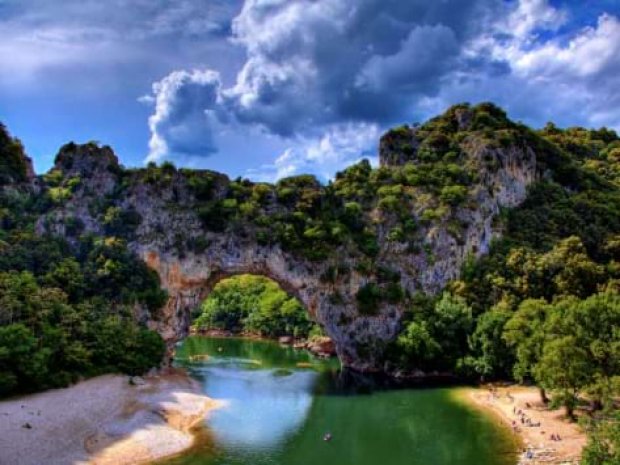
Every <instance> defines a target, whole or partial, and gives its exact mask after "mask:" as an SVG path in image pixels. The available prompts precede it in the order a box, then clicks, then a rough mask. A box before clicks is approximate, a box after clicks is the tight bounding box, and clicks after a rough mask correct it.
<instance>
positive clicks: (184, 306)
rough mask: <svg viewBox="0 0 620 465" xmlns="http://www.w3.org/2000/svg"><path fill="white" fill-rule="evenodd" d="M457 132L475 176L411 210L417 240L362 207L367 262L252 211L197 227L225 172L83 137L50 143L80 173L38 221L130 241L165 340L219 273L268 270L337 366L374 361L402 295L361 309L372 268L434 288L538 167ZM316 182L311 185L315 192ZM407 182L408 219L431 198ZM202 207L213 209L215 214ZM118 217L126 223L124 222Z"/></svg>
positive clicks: (407, 131)
mask: <svg viewBox="0 0 620 465" xmlns="http://www.w3.org/2000/svg"><path fill="white" fill-rule="evenodd" d="M471 120H472V115H471V114H468V113H466V112H465V113H459V114H458V115H456V123H455V124H458V126H459V129H458V130H460V128H461V126H462V127H463V128H466V127H467V126H468V125H469V124H470V123H471ZM417 131H418V129H417V128H407V127H402V128H399V129H398V130H397V131H396V132H394V131H392V132H391V133H390V134H388V135H386V136H384V137H383V139H382V141H381V149H380V158H381V164H382V166H383V167H384V168H385V169H389V168H395V169H398V167H401V166H402V165H403V164H405V163H411V164H415V163H417V157H418V149H419V147H420V141H419V140H418V138H417V136H416V133H417ZM462 139H463V140H462V141H461V142H460V150H461V151H462V153H463V155H462V156H463V157H464V158H463V160H465V162H466V163H468V164H469V166H471V167H473V168H472V169H473V170H474V171H475V172H476V175H477V179H476V182H475V183H473V184H472V185H471V187H470V188H469V191H468V194H467V200H466V202H465V203H464V204H461V205H459V206H455V207H454V208H451V209H450V210H449V211H448V212H447V213H445V214H444V216H443V217H440V218H436V219H433V220H428V221H418V223H419V225H420V226H419V227H418V229H417V231H416V233H415V234H416V237H417V238H418V240H419V243H420V244H421V247H418V248H412V247H410V246H409V245H407V244H406V243H405V242H404V241H399V240H393V239H390V238H389V221H387V222H385V223H383V224H381V223H380V222H379V221H376V218H379V217H380V216H381V213H380V211H379V209H378V208H377V207H376V206H371V207H368V209H367V210H368V211H365V213H364V215H366V216H365V217H364V218H368V224H376V226H373V227H374V228H375V229H374V234H376V238H377V244H378V252H377V253H376V255H374V257H373V259H372V260H373V270H375V271H368V270H364V268H365V267H364V266H362V265H364V264H366V263H367V262H368V258H367V257H365V256H364V255H363V254H362V253H361V252H360V251H359V250H358V247H357V245H356V244H355V243H353V242H351V241H345V242H343V243H342V244H338V245H335V246H334V249H333V253H330V254H329V255H328V256H327V257H326V258H325V259H322V260H318V261H317V260H310V259H308V258H306V257H304V256H302V255H300V254H299V253H297V252H295V251H294V250H290V249H289V248H286V247H283V246H282V245H281V244H279V243H274V242H273V241H269V240H265V238H264V237H262V236H261V235H260V234H259V230H262V229H260V228H263V229H264V225H261V226H260V227H259V226H256V224H258V223H257V221H258V220H251V221H250V220H248V221H245V222H244V223H243V225H242V227H235V228H233V227H229V226H226V227H224V228H220V230H213V228H206V227H205V217H206V220H207V221H210V220H213V219H215V220H217V219H218V218H213V217H210V216H209V213H207V214H205V213H204V211H203V210H201V208H202V207H201V205H203V204H204V202H203V200H201V197H204V196H205V194H204V192H203V191H201V190H200V189H197V187H196V186H197V181H196V179H197V177H200V179H202V178H208V180H209V186H208V197H209V202H210V203H209V205H211V204H213V202H215V201H217V199H224V198H225V197H226V195H227V192H230V190H231V188H232V187H231V186H232V183H231V181H229V180H228V178H227V177H226V176H224V175H221V174H217V173H213V172H207V171H199V172H198V171H190V170H176V169H174V168H173V167H163V168H159V169H143V170H125V169H123V168H121V167H120V166H119V165H118V160H117V158H116V156H115V155H114V153H113V152H112V150H111V149H109V148H108V147H103V148H99V147H97V146H95V145H94V144H88V145H84V146H77V145H73V144H69V145H67V146H65V147H63V149H62V150H61V152H60V154H59V155H58V157H57V163H56V166H55V169H56V170H61V171H62V172H63V174H64V178H65V179H69V178H75V179H78V178H79V184H77V183H76V182H74V185H76V184H77V187H75V188H74V190H73V192H72V195H71V198H70V199H69V200H67V201H66V202H65V203H63V204H62V205H59V206H58V207H56V208H55V209H54V210H52V211H51V212H50V213H48V214H47V215H46V216H45V218H41V220H40V221H39V224H38V230H39V232H45V231H48V232H52V233H54V234H64V235H67V231H66V228H65V224H66V223H67V221H68V220H69V219H72V220H73V222H75V219H77V220H78V221H79V222H80V224H81V225H82V227H83V231H89V232H93V233H96V234H107V235H122V236H123V237H125V239H126V240H127V242H128V244H129V246H130V248H131V249H132V250H134V251H135V252H136V253H137V254H138V255H139V256H140V257H142V258H143V259H144V260H145V261H146V263H147V264H148V265H149V266H150V267H151V268H152V269H154V270H156V271H157V273H158V274H159V276H160V278H161V283H162V286H163V287H164V288H165V289H166V290H167V291H168V293H169V300H168V303H167V305H166V306H165V308H164V309H162V311H161V312H160V314H159V315H148V314H147V315H145V319H147V320H148V323H149V325H150V326H151V327H152V328H155V329H157V330H158V331H159V332H160V333H161V334H162V336H163V337H164V338H165V339H166V340H167V341H168V342H169V343H171V344H172V343H174V342H175V341H178V340H180V339H182V338H183V337H185V336H186V335H187V334H188V332H189V326H190V319H191V311H192V310H193V309H194V308H196V307H197V306H198V305H199V304H200V303H201V301H202V300H203V299H204V298H205V297H206V296H207V295H208V294H209V292H210V290H211V289H212V288H213V286H214V285H215V284H216V283H217V282H218V281H219V280H220V279H222V278H224V277H226V276H230V275H234V274H239V273H253V274H260V275H265V276H267V277H269V278H271V279H273V280H275V281H276V282H278V283H279V284H280V285H281V286H282V287H283V289H285V290H286V291H288V292H290V293H292V294H293V295H295V296H296V297H298V298H299V299H300V300H301V302H302V303H303V304H304V305H305V306H306V308H307V309H308V312H309V313H310V315H311V316H312V318H313V319H314V320H316V321H317V322H318V323H319V324H320V325H321V326H322V327H323V328H324V330H325V331H326V333H327V334H328V335H329V336H330V337H331V339H332V340H333V341H334V344H335V349H336V352H337V354H338V356H339V357H340V359H341V361H342V363H343V365H345V366H348V367H352V368H354V369H357V370H362V371H373V370H380V369H381V368H382V357H381V356H382V352H383V349H384V348H385V346H386V344H388V343H389V342H390V341H391V340H393V339H394V338H395V336H396V335H397V333H398V331H399V329H400V319H401V315H402V312H403V311H404V308H405V307H406V305H407V302H406V300H405V301H390V300H388V301H382V302H381V303H380V304H379V308H378V310H377V311H376V312H374V313H373V314H368V312H362V311H360V305H359V292H360V290H361V289H362V288H364V286H366V285H368V283H371V282H375V281H377V280H378V279H379V278H378V272H377V271H376V270H377V269H380V268H381V267H386V268H389V269H390V270H392V271H393V272H394V273H395V276H396V280H397V281H398V285H399V286H400V287H401V288H402V289H403V290H404V292H405V295H412V294H413V293H415V292H418V291H423V292H427V293H437V292H439V291H440V290H441V289H442V288H443V287H444V286H445V284H446V283H447V282H448V281H449V280H451V279H454V278H456V277H457V276H458V274H459V270H460V268H461V265H462V264H463V262H464V261H465V260H466V258H467V257H468V256H474V257H477V256H480V255H481V254H484V253H486V252H487V251H488V249H489V244H490V242H491V239H492V238H493V237H494V236H496V235H497V234H498V233H499V231H497V230H495V229H494V219H495V218H496V217H497V215H498V214H499V212H500V209H502V208H509V207H514V206H516V205H518V204H519V203H520V202H522V201H523V200H524V199H525V197H526V189H527V186H528V185H529V184H530V183H532V182H533V181H535V180H536V178H537V177H538V176H539V173H538V172H537V169H536V155H535V153H534V151H533V150H532V149H531V148H530V147H529V146H528V145H527V143H526V142H524V141H522V140H518V141H517V142H516V143H511V144H507V145H505V146H503V147H501V146H498V145H497V144H495V143H489V142H488V141H485V139H484V138H481V137H474V136H469V137H463V138H462ZM248 185H250V184H248ZM252 186H254V187H256V186H255V185H252ZM264 186H265V187H264V188H263V190H264V191H265V196H264V198H263V203H262V204H261V205H262V206H261V211H262V212H263V214H264V215H263V216H264V217H267V218H269V216H268V215H270V214H273V213H274V212H276V213H277V212H280V211H283V210H284V209H285V208H286V207H284V206H282V202H280V201H279V200H278V198H277V197H276V194H275V188H274V186H269V185H264ZM316 189H317V191H316V192H318V193H317V195H319V196H320V195H324V193H325V191H326V188H323V187H317V188H316ZM254 190H255V191H256V190H257V189H254ZM313 192H314V191H313ZM412 192H413V194H412V196H413V197H414V200H415V201H414V202H413V204H412V205H413V207H411V208H410V210H409V212H408V215H410V216H411V218H413V219H416V220H419V219H420V218H422V217H423V216H424V212H425V210H426V209H429V208H430V207H431V206H436V205H435V204H433V202H434V200H433V199H432V198H431V199H430V200H428V201H425V202H423V201H422V200H423V199H425V198H426V197H425V195H426V194H425V195H422V194H421V193H418V191H415V190H413V191H412ZM325 195H326V194H325ZM102 204H103V205H102ZM218 205H219V204H218ZM373 205H374V204H373ZM211 211H212V213H211V215H214V216H217V215H220V214H222V213H218V211H217V210H211ZM201 212H202V213H201ZM115 215H116V217H115ZM119 215H120V216H119ZM113 217H115V218H116V220H115V218H113ZM119 218H120V219H119ZM136 218H137V219H139V220H136ZM371 220H372V221H371ZM129 224H134V225H135V226H134V227H133V228H125V229H123V228H124V227H126V226H127V225H129ZM454 224H458V225H459V231H458V234H457V233H455V232H454V228H453V227H451V225H452V226H453V225H454ZM69 239H70V240H71V238H69ZM179 244H181V245H182V246H180V245H179ZM334 270H341V271H338V272H336V271H334ZM326 276H330V278H329V279H326V278H325V277H326Z"/></svg>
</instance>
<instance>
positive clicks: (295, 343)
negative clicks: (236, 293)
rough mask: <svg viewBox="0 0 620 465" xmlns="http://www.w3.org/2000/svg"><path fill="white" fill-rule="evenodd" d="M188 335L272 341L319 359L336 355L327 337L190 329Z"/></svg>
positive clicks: (332, 344) (331, 342) (334, 348)
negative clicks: (264, 334) (271, 335)
mask: <svg viewBox="0 0 620 465" xmlns="http://www.w3.org/2000/svg"><path fill="white" fill-rule="evenodd" d="M190 335H192V336H202V337H214V338H240V339H248V340H259V341H272V342H277V343H278V344H281V345H285V346H291V347H293V348H295V349H298V350H307V351H308V352H310V353H311V354H313V355H315V356H316V357H319V358H330V357H336V355H337V354H336V346H335V344H334V341H332V339H331V338H329V337H327V336H314V337H310V338H308V339H305V338H295V337H293V336H281V337H267V336H263V335H261V334H259V333H253V332H246V331H242V332H238V333H234V332H232V331H228V330H224V329H207V330H194V329H192V330H191V331H190Z"/></svg>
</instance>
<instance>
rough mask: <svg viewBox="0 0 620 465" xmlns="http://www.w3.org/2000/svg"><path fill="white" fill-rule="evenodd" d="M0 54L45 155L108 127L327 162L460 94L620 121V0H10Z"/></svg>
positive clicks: (193, 156) (157, 152)
mask: <svg viewBox="0 0 620 465" xmlns="http://www.w3.org/2000/svg"><path fill="white" fill-rule="evenodd" d="M0 59H1V63H2V66H1V67H0V121H2V122H4V123H5V124H6V125H7V126H8V127H9V130H10V131H11V132H12V133H13V134H14V135H16V136H17V137H19V138H20V139H22V141H23V143H24V145H25V147H26V150H27V152H28V153H29V154H30V155H31V156H32V157H33V158H34V160H35V168H36V170H37V171H38V172H43V171H45V170H47V169H49V167H50V166H51V164H52V162H53V158H54V156H55V154H56V151H57V150H58V147H60V145H62V144H63V143H65V142H67V141H69V140H74V141H76V142H86V141H89V140H97V141H100V142H102V143H106V144H109V145H111V146H112V147H113V148H114V149H115V151H116V153H117V155H118V156H119V157H120V159H121V161H122V162H123V163H124V164H125V165H127V166H141V165H143V164H144V163H145V162H146V161H148V160H152V161H156V162H161V161H163V160H172V161H174V162H175V163H176V164H177V165H178V166H190V167H201V168H210V169H216V170H219V171H223V172H226V173H228V174H229V175H231V176H239V175H241V176H247V177H250V178H253V179H261V180H275V179H277V178H279V177H283V176H287V175H292V174H296V173H301V172H311V173H314V174H317V175H318V176H319V177H321V178H323V179H326V178H329V177H330V176H332V175H333V174H334V173H335V172H336V171H337V170H339V169H342V168H343V167H344V166H346V165H348V164H350V163H352V162H354V161H356V160H358V159H360V158H362V157H369V158H371V159H372V158H373V157H375V156H376V150H377V142H378V138H379V136H380V134H381V133H382V132H383V131H384V130H385V129H386V128H388V127H390V126H393V125H395V124H402V123H404V122H415V121H423V120H424V119H426V118H428V117H429V116H433V115H434V114H437V113H439V112H441V111H443V110H444V109H445V108H446V107H447V106H449V105H452V104H454V103H458V102H462V101H469V102H472V103H474V102H479V101H484V100H491V101H495V102H496V103H498V104H500V105H501V106H503V107H504V108H506V110H507V111H508V112H509V114H510V116H511V117H513V118H514V119H519V120H522V121H524V122H526V123H528V124H531V125H533V126H541V125H543V124H544V123H545V122H546V121H549V120H553V121H556V122H557V123H559V124H560V125H564V126H570V125H585V126H596V127H598V126H603V125H605V126H608V127H612V128H614V129H616V130H619V129H620V78H618V76H620V0H600V1H587V2H584V1H559V0H550V1H548V0H514V1H506V0H437V1H433V2H428V1H426V0H408V1H406V2H405V1H402V0H349V1H346V2H345V1H343V0H105V1H101V0H63V1H62V2H59V1H57V0H0Z"/></svg>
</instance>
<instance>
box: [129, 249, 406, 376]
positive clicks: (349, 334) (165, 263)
mask: <svg viewBox="0 0 620 465" xmlns="http://www.w3.org/2000/svg"><path fill="white" fill-rule="evenodd" d="M223 242H225V243H221V242H220V241H217V242H216V243H214V244H212V245H211V246H210V247H209V249H207V250H206V251H205V252H204V253H202V254H199V255H193V254H192V255H188V256H185V257H184V258H183V259H180V258H179V257H176V256H171V255H165V254H164V255H162V254H160V253H158V252H157V251H156V250H147V249H144V250H141V251H140V253H141V255H142V257H143V259H144V260H145V262H146V263H147V264H148V265H149V266H150V267H151V268H152V269H154V270H155V271H157V273H158V274H159V276H160V279H161V282H162V286H163V287H164V288H165V289H166V290H167V292H168V294H169V298H168V302H167V304H166V305H165V307H164V308H163V309H162V312H161V314H160V315H158V317H157V319H155V320H153V321H151V322H150V325H151V327H153V328H154V329H156V330H157V331H158V332H159V333H160V334H161V335H162V337H163V338H164V340H165V341H166V342H167V343H168V346H169V347H173V346H174V344H175V343H176V342H178V341H180V340H182V339H183V338H185V337H186V336H187V335H188V334H189V327H190V323H191V321H190V320H191V312H192V311H193V310H194V309H195V308H196V307H197V306H198V305H200V303H201V302H202V301H203V300H204V299H205V298H206V297H207V296H208V295H209V293H210V292H211V290H212V289H213V287H214V286H215V285H216V284H217V283H218V282H219V281H221V280H222V279H225V278H226V277H229V276H234V275H239V274H253V275H261V276H265V277H267V278H269V279H272V280H273V281H275V282H277V283H278V284H279V285H280V287H281V288H282V289H283V290H285V291H286V292H288V293H289V294H291V295H293V296H294V297H296V298H297V299H299V301H300V302H301V303H302V304H303V306H304V307H305V308H306V310H307V311H308V313H309V315H310V318H311V319H312V320H313V321H315V322H316V323H318V324H319V325H321V327H322V328H323V329H324V331H325V332H326V333H327V335H328V336H329V337H330V338H332V340H333V341H334V344H335V347H336V352H337V354H338V356H339V358H340V360H341V361H342V363H343V365H345V366H350V367H353V368H357V369H361V370H372V369H374V367H375V366H376V363H375V360H373V358H372V357H364V358H360V357H359V356H358V353H357V345H358V343H357V341H360V343H362V342H363V343H365V344H380V343H381V342H387V341H389V340H391V339H392V338H393V337H394V336H395V334H396V332H397V329H398V325H399V323H398V322H399V320H400V312H399V311H398V309H397V308H396V307H393V308H384V309H383V310H382V312H381V314H380V315H376V316H372V317H361V316H359V315H358V314H357V309H356V306H355V293H356V291H357V289H358V288H359V287H360V283H361V282H362V281H363V277H361V276H358V275H356V274H354V273H352V274H350V275H349V276H348V279H347V280H346V281H347V282H345V280H342V281H340V282H338V283H325V282H323V281H322V279H321V275H322V273H324V272H325V270H326V268H327V266H325V265H318V266H314V267H309V266H308V264H307V263H306V262H305V261H303V260H299V259H296V258H295V257H292V256H290V255H289V254H286V253H284V252H282V251H281V250H280V249H279V248H278V247H261V246H258V245H257V244H255V243H241V242H240V241H239V239H238V238H234V237H228V238H226V239H225V241H223ZM336 288H337V290H338V292H339V293H340V295H341V297H342V302H339V303H334V302H332V299H331V296H332V295H333V294H334V292H335V290H336ZM343 293H344V295H343ZM386 307H391V306H386ZM343 328H344V329H346V330H343ZM377 354H380V352H378V353H377Z"/></svg>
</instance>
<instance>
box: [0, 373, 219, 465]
mask: <svg viewBox="0 0 620 465" xmlns="http://www.w3.org/2000/svg"><path fill="white" fill-rule="evenodd" d="M143 381H144V383H143V384H139V385H131V384H130V383H129V377H127V376H121V375H105V376H99V377H97V378H92V379H89V380H87V381H83V382H80V383H78V384H76V385H74V386H71V387H69V388H65V389H55V390H50V391H46V392H42V393H39V394H33V395H29V396H23V397H19V398H13V399H10V400H6V401H2V402H0V465H43V464H45V465H65V464H67V465H68V464H71V465H86V464H89V465H112V464H113V465H129V464H140V463H146V462H150V461H153V460H156V459H159V458H163V457H166V456H169V455H175V454H178V453H180V452H182V451H184V450H186V449H188V448H190V447H191V446H192V445H193V443H194V434H193V433H192V431H191V430H192V428H193V427H194V426H196V425H197V424H199V423H200V422H201V421H202V420H203V419H204V418H205V416H206V415H207V413H208V412H209V411H210V410H212V409H213V408H217V406H218V403H217V402H216V401H213V400H211V399H210V398H208V397H206V396H204V395H203V394H202V393H201V391H200V387H199V385H198V383H196V382H195V381H194V380H192V379H191V378H189V377H188V376H187V375H186V374H185V373H184V372H181V371H178V370H167V371H166V372H165V373H160V374H158V375H154V376H149V377H145V378H143Z"/></svg>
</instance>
